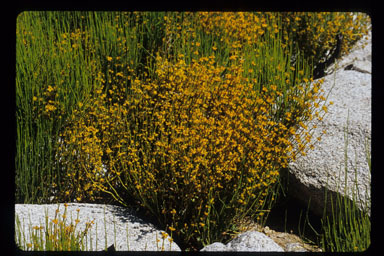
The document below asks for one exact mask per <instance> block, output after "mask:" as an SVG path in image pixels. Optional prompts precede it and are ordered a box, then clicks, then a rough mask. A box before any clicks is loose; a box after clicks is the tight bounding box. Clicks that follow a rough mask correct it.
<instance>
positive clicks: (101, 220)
mask: <svg viewBox="0 0 384 256" xmlns="http://www.w3.org/2000/svg"><path fill="white" fill-rule="evenodd" d="M58 207H59V215H58V216H60V218H58V219H59V220H60V219H61V220H62V215H63V214H64V209H65V207H64V204H42V205H37V204H16V205H15V218H16V216H18V218H19V220H20V224H21V230H24V232H23V233H24V234H25V235H26V237H25V239H26V241H29V237H30V236H29V228H30V227H31V228H33V227H34V226H43V227H45V225H46V224H45V223H46V221H45V216H46V214H48V215H47V216H48V223H51V224H53V223H52V220H53V219H54V218H55V211H56V210H57V209H58ZM77 209H79V211H77ZM77 214H79V220H80V222H79V223H78V225H77V227H76V232H77V231H84V229H85V225H86V222H91V221H93V222H94V224H92V226H91V228H90V230H89V231H88V235H87V250H88V251H102V250H104V249H105V247H107V248H109V247H112V245H113V247H114V248H115V250H116V251H162V250H164V251H181V250H180V248H179V246H178V245H177V244H176V243H174V242H172V243H171V242H170V241H169V240H168V238H166V239H164V240H163V239H162V236H161V232H164V231H161V230H158V229H156V228H155V227H154V226H153V225H152V224H150V223H145V222H144V221H143V220H142V219H140V218H138V217H137V216H136V215H135V213H134V211H132V210H130V209H127V208H124V207H119V206H115V205H102V204H82V203H69V204H68V206H67V213H66V219H67V222H66V223H67V225H69V224H70V223H73V224H75V220H76V218H77ZM71 218H72V221H71ZM48 225H50V224H48ZM15 227H16V226H15ZM127 228H128V229H127ZM164 233H165V232H164ZM127 235H128V240H127ZM168 237H169V236H168ZM91 238H92V242H91V241H90V239H91ZM96 238H97V239H96ZM157 239H158V240H159V241H158V242H157Z"/></svg>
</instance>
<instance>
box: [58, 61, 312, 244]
mask: <svg viewBox="0 0 384 256" xmlns="http://www.w3.org/2000/svg"><path fill="white" fill-rule="evenodd" d="M224 71H225V75H222V74H223V73H224ZM155 73H156V76H155V77H154V78H147V79H143V80H140V79H138V78H133V79H132V81H131V83H130V86H129V87H128V88H126V87H124V86H123V83H119V82H116V84H115V85H114V86H112V87H111V88H110V89H108V91H107V92H106V91H105V92H104V90H103V89H104V88H103V86H102V85H101V86H100V88H97V89H96V90H95V92H94V94H93V97H90V99H89V101H88V102H85V103H84V104H79V106H78V108H77V109H76V110H75V111H74V112H73V114H72V117H71V119H70V122H69V123H68V126H67V128H66V129H65V130H64V131H63V133H62V134H61V136H62V138H63V140H62V145H61V160H60V161H61V164H62V165H63V166H64V168H65V170H66V171H67V185H66V187H67V189H68V190H67V191H62V193H63V195H62V196H64V197H65V196H67V198H68V199H69V197H70V196H71V195H74V194H76V197H77V199H78V200H82V199H85V200H87V199H88V200H92V199H94V198H93V196H94V195H96V194H98V193H99V192H100V191H103V192H106V193H108V194H110V195H111V196H112V197H113V198H115V199H116V200H117V201H118V202H120V203H122V204H124V205H128V204H129V203H131V202H132V199H134V200H135V201H138V202H140V204H141V206H143V207H144V208H145V209H147V210H149V211H150V212H151V214H152V215H154V216H156V217H157V219H158V220H159V222H160V223H161V224H162V225H163V226H164V227H167V228H168V229H170V230H171V231H172V232H173V233H174V234H175V235H176V236H177V237H179V238H180V239H181V242H180V243H181V246H184V247H185V248H190V249H191V248H195V249H197V247H199V246H201V245H202V244H207V243H210V242H212V241H216V240H220V241H223V240H225V239H229V237H227V238H225V236H224V237H223V236H221V234H222V232H227V231H229V230H231V229H233V228H234V227H233V226H232V225H233V222H234V220H235V219H239V218H241V216H245V215H248V214H249V215H251V216H257V215H258V214H259V213H262V214H264V212H263V211H264V210H265V208H266V207H267V206H266V205H267V204H268V202H266V201H265V200H266V198H267V196H268V195H270V192H269V191H270V190H271V188H272V187H273V186H274V184H276V182H277V180H278V175H279V172H278V171H279V169H280V168H283V167H286V166H287V163H288V161H290V160H291V159H294V158H295V156H296V153H297V152H296V150H303V148H304V144H303V143H302V142H301V140H300V135H298V134H296V129H297V127H296V123H297V122H298V121H297V120H299V119H300V118H302V115H303V114H302V113H303V112H300V113H301V116H299V115H298V112H295V111H298V109H296V110H295V109H292V110H290V109H289V108H287V111H290V112H287V113H286V115H285V117H284V118H280V119H279V120H276V118H275V117H274V116H273V113H274V111H275V110H274V109H275V106H276V99H277V97H278V96H279V95H282V93H281V92H279V90H278V87H277V86H273V85H272V86H270V88H267V87H263V89H262V90H261V92H260V93H259V92H257V91H255V90H254V89H253V84H252V81H250V80H249V79H247V78H245V77H243V76H242V74H243V70H242V68H241V66H240V65H238V63H233V65H231V66H230V67H223V66H220V65H218V64H217V63H216V62H215V58H214V57H213V56H211V57H200V58H198V59H194V60H193V61H192V63H191V64H187V63H186V62H185V61H184V60H183V58H179V59H178V60H177V61H176V63H172V62H169V61H168V60H167V59H164V58H163V57H161V56H160V55H157V56H156V66H155ZM120 76H121V74H114V75H113V77H115V79H118V78H119V77H120ZM101 77H102V75H101ZM100 79H101V80H103V79H102V78H100ZM111 79H113V78H111ZM304 85H305V83H304ZM306 85H308V83H307V84H306ZM316 88H318V87H316V86H315V89H316ZM307 91H308V88H307V87H306V86H303V87H302V88H297V89H296V90H295V91H292V95H290V96H288V97H291V98H290V100H292V101H293V102H295V101H296V102H297V103H298V105H297V106H296V108H307V109H308V106H309V105H308V106H307V105H300V104H304V103H307V102H308V101H310V100H313V99H314V95H315V94H313V95H309V94H308V92H307ZM293 92H294V93H293ZM107 94H108V96H107ZM299 98H300V99H299ZM292 106H293V105H292ZM292 135H297V136H296V137H293V138H294V139H293V140H292V139H291V136H292ZM306 136H309V135H308V134H307V135H306ZM297 146H299V147H297ZM298 152H299V151H298Z"/></svg>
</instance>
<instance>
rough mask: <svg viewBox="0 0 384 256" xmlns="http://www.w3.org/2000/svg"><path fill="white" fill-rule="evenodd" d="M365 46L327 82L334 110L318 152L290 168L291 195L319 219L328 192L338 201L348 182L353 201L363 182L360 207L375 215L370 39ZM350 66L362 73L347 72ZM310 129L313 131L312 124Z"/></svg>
mask: <svg viewBox="0 0 384 256" xmlns="http://www.w3.org/2000/svg"><path fill="white" fill-rule="evenodd" d="M363 40H366V39H363ZM362 45H365V43H364V42H359V43H357V46H356V47H355V48H354V50H353V51H352V52H351V53H350V54H349V55H348V56H346V57H345V58H343V59H342V60H340V61H339V65H334V66H333V67H332V68H333V73H332V74H329V75H327V76H326V77H324V83H323V85H322V88H323V89H324V91H325V92H327V93H328V92H329V96H328V101H333V102H334V104H333V105H330V106H329V107H328V114H327V115H326V116H325V117H324V119H323V121H321V122H318V123H316V125H317V128H314V129H313V132H314V136H313V138H315V139H316V138H317V137H318V136H320V135H321V134H322V132H323V130H325V131H326V134H323V135H322V139H321V141H320V142H317V143H316V144H315V149H314V150H310V151H309V152H307V155H306V156H300V157H298V158H297V160H296V161H295V162H292V163H290V164H289V174H288V177H289V188H288V189H289V193H290V194H291V195H292V196H293V197H295V198H297V199H299V200H301V201H302V202H304V203H306V204H308V202H309V200H310V207H311V209H312V210H313V212H314V213H316V214H318V215H321V214H323V209H324V207H325V204H324V201H325V198H324V191H325V189H327V190H329V191H330V192H329V195H333V196H334V195H336V194H337V193H338V192H344V188H345V176H346V177H347V194H349V195H350V199H351V197H352V190H353V188H354V187H355V186H354V184H355V182H357V186H358V188H359V193H360V197H361V200H360V201H358V202H357V205H358V206H359V208H360V209H366V210H368V212H370V210H369V209H370V183H371V176H370V169H369V166H368V162H367V158H366V152H367V151H366V146H367V145H368V147H369V152H370V143H371V74H370V71H371V61H370V60H371V57H370V56H371V43H370V37H368V43H367V44H366V46H365V47H362ZM363 62H364V64H362V63H363ZM346 65H352V67H357V68H349V69H346V68H345V67H346ZM332 68H331V70H332ZM361 70H364V71H367V72H361ZM347 119H349V120H348V133H347V138H348V146H347V147H346V138H345V131H346V130H345V129H346V127H347ZM307 125H308V126H309V127H310V128H311V127H313V124H311V123H307ZM345 149H346V152H347V156H348V158H347V160H346V158H345ZM355 174H356V176H357V178H356V176H355ZM328 209H330V208H329V207H328Z"/></svg>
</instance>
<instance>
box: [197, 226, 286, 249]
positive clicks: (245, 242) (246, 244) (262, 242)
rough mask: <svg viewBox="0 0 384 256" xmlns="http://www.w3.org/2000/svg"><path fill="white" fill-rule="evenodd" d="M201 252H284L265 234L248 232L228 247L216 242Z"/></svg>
mask: <svg viewBox="0 0 384 256" xmlns="http://www.w3.org/2000/svg"><path fill="white" fill-rule="evenodd" d="M200 251H202V252H214V251H216V252H217V251H237V252H283V251H284V250H283V248H281V247H280V246H279V245H278V244H277V243H275V242H274V241H273V240H272V239H271V238H269V237H268V236H266V235H265V234H263V233H261V232H258V231H247V232H244V233H242V234H240V235H238V236H237V237H236V238H234V239H233V240H232V241H230V242H229V243H228V244H226V245H224V244H222V243H219V242H216V243H213V244H210V245H207V246H205V247H204V248H203V249H201V250H200Z"/></svg>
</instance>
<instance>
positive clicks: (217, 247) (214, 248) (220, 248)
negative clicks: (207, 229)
mask: <svg viewBox="0 0 384 256" xmlns="http://www.w3.org/2000/svg"><path fill="white" fill-rule="evenodd" d="M200 251H201V252H225V251H233V250H232V248H230V247H227V246H226V245H225V244H223V243H219V242H215V243H213V244H210V245H207V246H205V247H204V248H203V249H201V250H200Z"/></svg>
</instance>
